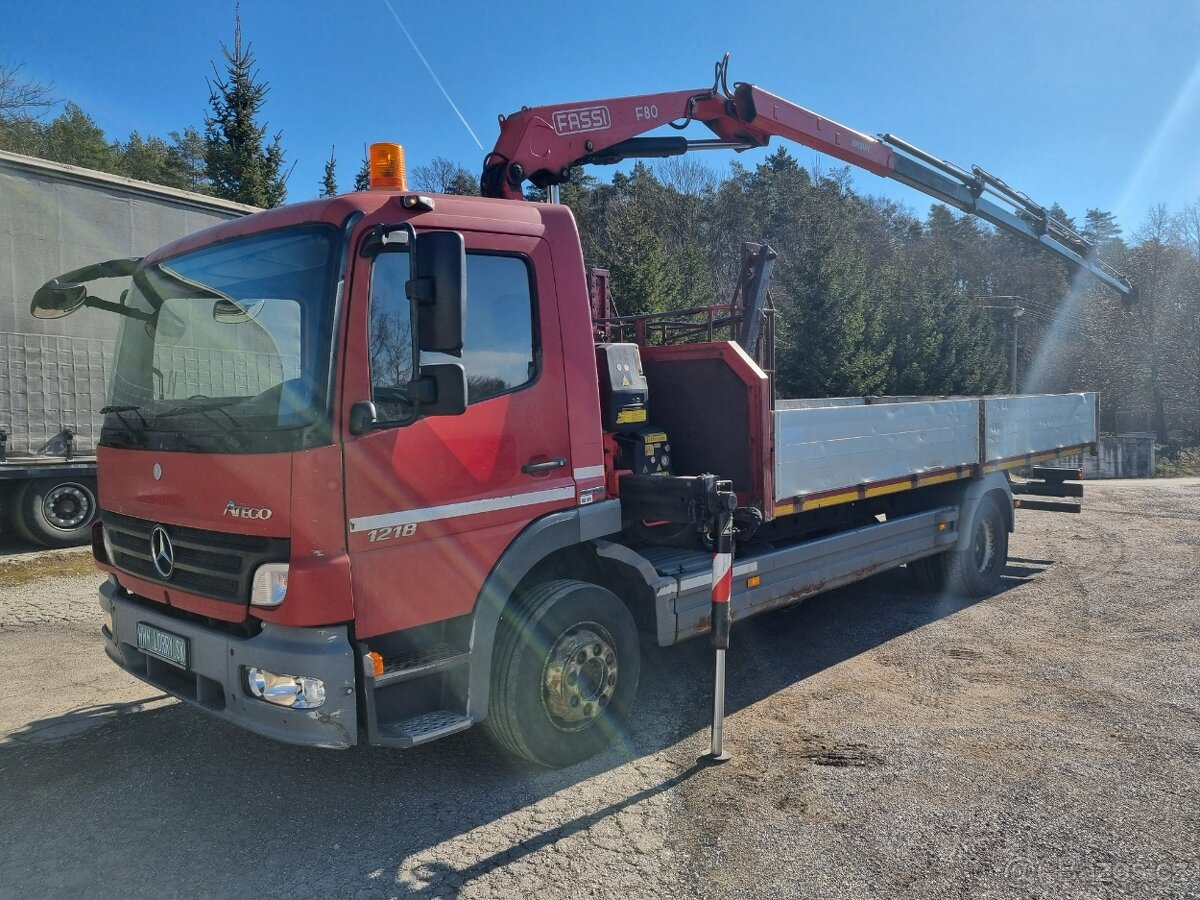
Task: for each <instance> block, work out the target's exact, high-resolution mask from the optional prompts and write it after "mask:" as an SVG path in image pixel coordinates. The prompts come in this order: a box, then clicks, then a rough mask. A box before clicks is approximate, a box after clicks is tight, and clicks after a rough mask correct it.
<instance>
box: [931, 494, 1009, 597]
mask: <svg viewBox="0 0 1200 900" xmlns="http://www.w3.org/2000/svg"><path fill="white" fill-rule="evenodd" d="M943 555H944V557H945V560H946V584H947V586H948V587H949V588H950V590H951V591H953V592H954V593H956V594H962V595H964V596H967V597H983V596H984V595H986V594H991V593H994V592H995V591H997V590H999V588H1000V576H1001V574H1002V573H1003V572H1004V566H1005V565H1006V564H1007V563H1008V526H1007V525H1006V524H1005V521H1004V513H1003V512H1001V510H1000V504H999V503H997V502H996V499H995V498H994V497H985V498H984V499H983V501H982V502H981V504H980V507H979V514H978V515H977V516H976V517H975V524H974V526H973V530H972V534H971V546H969V547H968V548H967V549H966V550H961V551H960V550H954V551H951V552H950V553H946V554H943Z"/></svg>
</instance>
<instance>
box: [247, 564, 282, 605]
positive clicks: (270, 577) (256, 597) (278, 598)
mask: <svg viewBox="0 0 1200 900" xmlns="http://www.w3.org/2000/svg"><path fill="white" fill-rule="evenodd" d="M287 581H288V564H287V563H264V564H263V565H261V566H259V567H258V569H257V570H256V571H255V572H254V584H253V586H252V587H251V588H250V604H251V605H252V606H278V605H279V604H280V603H282V602H283V598H284V596H285V595H286V594H287Z"/></svg>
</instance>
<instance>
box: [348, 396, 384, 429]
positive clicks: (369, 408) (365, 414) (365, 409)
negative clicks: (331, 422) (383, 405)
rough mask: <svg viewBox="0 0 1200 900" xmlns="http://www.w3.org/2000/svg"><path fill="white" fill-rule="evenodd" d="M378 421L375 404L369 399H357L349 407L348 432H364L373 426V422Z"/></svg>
mask: <svg viewBox="0 0 1200 900" xmlns="http://www.w3.org/2000/svg"><path fill="white" fill-rule="evenodd" d="M378 421H379V414H378V413H377V412H376V411H375V404H374V403H372V402H371V401H370V400H359V401H358V402H357V403H355V404H354V405H353V406H351V407H350V433H351V434H366V433H367V432H368V431H371V430H372V429H374V427H375V423H376V422H378Z"/></svg>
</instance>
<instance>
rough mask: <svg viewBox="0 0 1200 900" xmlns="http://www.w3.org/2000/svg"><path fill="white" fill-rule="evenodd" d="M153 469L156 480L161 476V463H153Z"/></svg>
mask: <svg viewBox="0 0 1200 900" xmlns="http://www.w3.org/2000/svg"><path fill="white" fill-rule="evenodd" d="M153 471H154V480H155V481H158V480H159V479H160V478H162V463H155V464H154V470H153Z"/></svg>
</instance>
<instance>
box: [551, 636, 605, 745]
mask: <svg viewBox="0 0 1200 900" xmlns="http://www.w3.org/2000/svg"><path fill="white" fill-rule="evenodd" d="M618 662H619V661H618V659H617V649H616V642H615V641H614V640H613V639H612V635H611V634H609V632H608V630H607V629H606V628H604V626H602V625H599V624H597V623H595V622H581V623H579V624H577V625H574V626H572V627H571V628H568V629H567V630H566V631H564V632H563V633H562V634H561V635H559V638H558V640H556V641H555V642H554V646H553V647H551V648H550V653H549V654H548V656H547V659H546V665H545V667H544V669H543V670H542V707H543V708H544V709H545V711H546V715H547V716H548V717H549V719H550V721H551V723H552V724H553V725H554V727H555V728H557V729H559V730H560V731H567V732H571V731H582V730H583V729H585V728H590V727H591V726H592V725H593V724H594V723H595V721H596V719H597V718H599V716H600V714H601V713H602V712H603V711H604V710H605V708H607V707H608V705H609V703H611V702H612V698H613V695H614V694H615V693H616V690H617V674H618Z"/></svg>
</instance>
